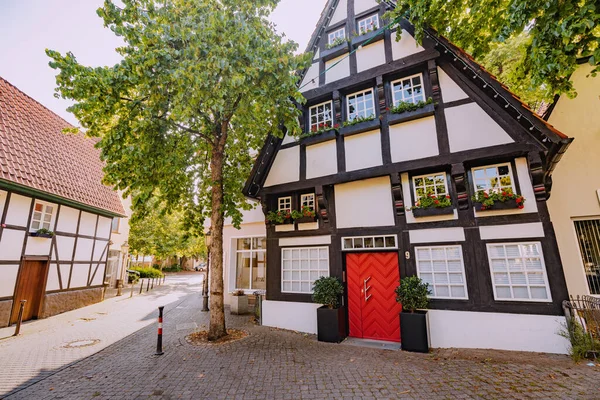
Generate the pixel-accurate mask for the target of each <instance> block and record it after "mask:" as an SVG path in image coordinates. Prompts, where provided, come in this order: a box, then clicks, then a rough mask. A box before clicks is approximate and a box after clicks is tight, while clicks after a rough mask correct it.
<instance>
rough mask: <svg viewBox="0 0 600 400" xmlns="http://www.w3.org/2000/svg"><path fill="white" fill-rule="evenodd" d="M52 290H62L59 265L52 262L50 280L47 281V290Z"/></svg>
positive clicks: (49, 270)
mask: <svg viewBox="0 0 600 400" xmlns="http://www.w3.org/2000/svg"><path fill="white" fill-rule="evenodd" d="M52 290H60V282H59V281H58V265H56V264H50V268H49V269H48V280H47V281H46V292H50V291H52Z"/></svg>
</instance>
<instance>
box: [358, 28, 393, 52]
mask: <svg viewBox="0 0 600 400" xmlns="http://www.w3.org/2000/svg"><path fill="white" fill-rule="evenodd" d="M384 34H385V32H384V31H383V30H381V29H376V30H374V31H371V32H367V33H363V34H362V35H359V36H356V37H353V38H352V47H353V48H357V47H358V46H361V45H362V44H364V43H365V42H367V41H369V44H371V43H374V42H376V41H378V40H380V39H382V38H383V36H384Z"/></svg>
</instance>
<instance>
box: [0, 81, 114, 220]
mask: <svg viewBox="0 0 600 400" xmlns="http://www.w3.org/2000/svg"><path fill="white" fill-rule="evenodd" d="M72 127H73V126H72V125H70V124H69V123H68V122H66V121H65V120H64V119H62V118H61V117H59V116H58V115H56V114H55V113H53V112H52V111H50V110H49V109H47V108H46V107H44V106H43V105H41V104H40V103H38V102H37V101H35V100H34V99H32V98H31V97H29V96H28V95H26V94H25V93H23V92H22V91H20V90H19V89H17V88H16V87H15V86H13V85H12V84H10V83H9V82H8V81H6V80H5V79H3V78H1V77H0V184H1V183H4V185H6V186H15V185H16V186H18V187H21V188H22V187H26V188H29V189H33V191H34V192H36V193H37V194H38V195H39V196H40V198H42V197H44V195H46V198H47V199H54V198H56V197H58V198H60V199H65V200H67V202H69V203H73V206H83V208H86V206H87V208H92V209H93V210H98V211H99V212H101V213H104V214H110V215H115V216H124V215H125V210H124V209H123V205H122V204H121V200H120V198H119V195H118V194H117V192H116V191H114V190H113V189H111V188H110V187H108V186H106V185H104V184H103V183H102V179H103V177H104V172H103V171H102V169H103V167H104V163H103V162H102V161H101V160H100V150H99V149H97V148H95V144H96V143H97V142H98V139H94V138H88V137H85V135H84V134H82V133H78V134H64V133H62V130H63V129H64V128H72ZM11 184H12V185H11Z"/></svg>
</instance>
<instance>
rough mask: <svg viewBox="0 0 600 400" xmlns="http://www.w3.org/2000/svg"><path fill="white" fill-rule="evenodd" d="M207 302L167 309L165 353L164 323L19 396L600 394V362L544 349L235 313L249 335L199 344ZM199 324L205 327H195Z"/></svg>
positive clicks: (230, 319)
mask: <svg viewBox="0 0 600 400" xmlns="http://www.w3.org/2000/svg"><path fill="white" fill-rule="evenodd" d="M200 302H201V298H200V297H199V296H197V295H190V296H188V297H186V299H185V301H184V302H182V303H180V304H171V305H170V306H167V308H166V314H165V326H164V332H165V333H164V334H165V337H164V342H165V346H164V350H165V354H164V355H163V356H154V350H155V344H156V326H155V325H154V324H153V325H152V326H148V327H146V328H144V329H141V330H140V331H139V332H137V333H135V334H133V335H130V336H128V337H126V338H125V339H123V340H121V341H119V342H118V343H115V344H114V345H112V346H109V347H107V348H105V349H104V350H102V351H100V352H99V353H97V354H95V355H93V356H91V357H88V358H86V359H85V360H82V361H80V362H78V363H75V364H73V365H71V366H69V367H68V368H65V369H63V370H61V371H59V372H58V373H56V374H54V375H51V376H49V377H47V378H46V379H44V380H43V381H41V382H38V383H36V384H34V385H32V386H29V387H27V388H26V389H23V390H21V391H19V392H16V393H15V394H13V395H12V396H9V397H8V398H9V399H10V400H16V399H365V398H377V399H387V398H390V399H391V398H393V399H399V398H400V399H405V398H406V399H449V398H452V399H454V398H465V399H466V398H484V399H514V398H518V399H520V398H552V399H555V398H574V399H598V398H600V385H599V383H598V382H600V368H598V367H589V366H586V365H585V363H584V364H579V365H577V364H574V363H573V362H571V360H570V359H569V358H568V357H565V356H551V355H542V354H527V353H511V352H494V351H483V350H477V351H468V350H438V351H435V352H433V353H431V354H411V353H406V352H401V351H386V350H378V349H371V348H364V347H355V346H350V345H347V344H341V345H336V344H326V343H319V342H317V341H316V338H315V337H314V336H312V335H303V334H299V333H295V332H289V331H281V330H277V329H272V328H267V327H258V326H255V325H253V324H252V323H251V321H250V319H251V318H250V316H230V315H229V314H228V315H227V323H228V326H230V327H238V328H241V329H244V330H246V331H247V332H248V333H249V336H248V337H246V338H244V339H241V340H239V341H236V342H232V343H227V344H221V345H200V346H194V345H191V344H189V343H187V342H186V341H185V336H186V335H187V334H189V333H191V332H194V330H196V329H205V328H206V324H207V323H208V316H207V315H206V314H203V313H201V312H200V311H199V309H200ZM196 326H197V327H196Z"/></svg>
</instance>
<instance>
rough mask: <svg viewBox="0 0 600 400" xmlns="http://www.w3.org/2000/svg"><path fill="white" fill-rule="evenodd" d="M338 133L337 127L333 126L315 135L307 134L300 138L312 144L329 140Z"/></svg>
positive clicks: (304, 142)
mask: <svg viewBox="0 0 600 400" xmlns="http://www.w3.org/2000/svg"><path fill="white" fill-rule="evenodd" d="M337 134H338V131H337V129H335V128H331V129H329V130H327V131H325V132H323V133H317V134H314V135H310V136H305V137H303V138H301V139H300V143H301V144H304V145H307V146H308V145H311V144H317V143H322V142H327V141H328V140H332V139H335V137H336V136H337Z"/></svg>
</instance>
